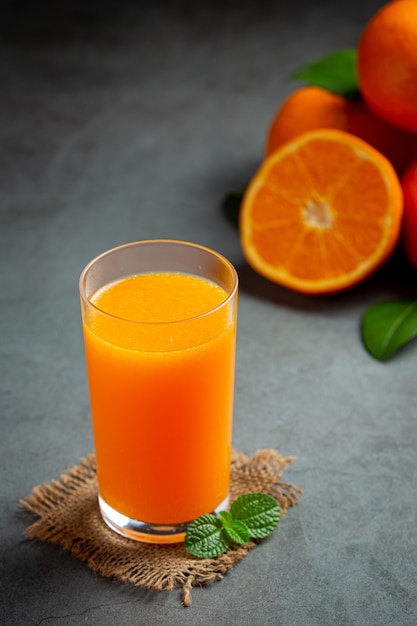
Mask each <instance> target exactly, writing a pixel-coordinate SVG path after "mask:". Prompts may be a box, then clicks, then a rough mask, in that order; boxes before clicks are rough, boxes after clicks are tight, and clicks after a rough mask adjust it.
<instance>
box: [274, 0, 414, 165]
mask: <svg viewBox="0 0 417 626" xmlns="http://www.w3.org/2000/svg"><path fill="white" fill-rule="evenodd" d="M416 2H417V0H416ZM321 128H334V129H338V130H344V131H346V132H348V133H351V134H352V135H356V136H357V137H359V138H360V139H363V140H364V141H366V142H368V143H369V144H371V146H373V147H374V148H376V149H377V150H379V151H380V152H381V153H382V154H383V155H384V156H386V157H387V159H388V160H389V161H391V163H392V165H393V166H394V168H395V170H396V171H397V172H398V173H402V172H403V171H404V169H405V168H406V167H407V166H408V165H409V163H410V162H411V161H412V160H413V159H414V157H416V158H417V137H416V136H415V135H414V134H412V133H408V132H406V131H404V130H401V129H399V128H397V127H395V126H392V125H391V124H389V123H388V122H385V121H384V120H383V119H381V118H380V117H378V116H376V115H374V113H372V111H370V109H369V108H368V107H367V105H366V104H365V103H364V102H363V101H355V102H351V101H348V100H347V99H346V98H344V97H343V96H340V95H337V94H335V93H331V92H329V91H326V90H325V89H321V88H320V87H314V86H307V87H302V88H301V89H297V90H296V91H294V92H293V93H291V94H290V95H289V96H288V97H287V98H286V99H285V100H284V102H283V103H282V105H281V107H280V108H279V109H278V111H277V112H276V114H275V116H274V118H273V120H272V122H271V124H270V126H269V129H268V135H267V140H266V147H265V152H266V156H269V155H270V154H272V153H273V152H275V150H277V149H278V148H279V147H280V146H282V145H283V144H284V143H286V142H288V141H291V140H292V139H295V138H296V137H298V136H299V135H300V134H301V133H303V132H307V131H309V130H319V129H321Z"/></svg>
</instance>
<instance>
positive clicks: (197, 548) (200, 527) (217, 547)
mask: <svg viewBox="0 0 417 626" xmlns="http://www.w3.org/2000/svg"><path fill="white" fill-rule="evenodd" d="M228 547H229V541H228V539H227V537H225V535H224V532H223V524H222V521H221V520H220V519H219V518H217V517H216V516H215V515H212V514H206V515H201V516H200V517H198V518H197V519H196V520H194V521H193V522H191V524H190V525H189V526H188V529H187V533H186V535H185V541H184V548H185V549H186V550H187V552H190V553H191V554H193V555H194V556H198V557H199V558H200V559H212V558H214V557H216V556H219V555H220V554H222V553H223V552H225V551H226V550H227V548H228Z"/></svg>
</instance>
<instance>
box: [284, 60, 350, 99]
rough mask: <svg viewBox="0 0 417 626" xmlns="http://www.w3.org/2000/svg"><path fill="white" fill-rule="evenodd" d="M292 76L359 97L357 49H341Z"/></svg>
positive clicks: (332, 90) (344, 94) (333, 90)
mask: <svg viewBox="0 0 417 626" xmlns="http://www.w3.org/2000/svg"><path fill="white" fill-rule="evenodd" d="M290 78H293V79H296V80H302V81H304V82H306V83H308V84H309V85H315V86H316V87H321V88H322V89H327V90H328V91H331V92H333V93H337V94H340V95H342V96H345V97H347V98H353V97H359V84H358V78H357V74H356V50H355V49H348V50H339V51H338V52H333V53H332V54H329V55H327V56H325V57H323V58H322V59H319V60H318V61H314V62H313V63H309V64H308V65H306V66H304V67H302V68H301V69H300V70H298V71H296V72H294V74H292V75H291V76H290Z"/></svg>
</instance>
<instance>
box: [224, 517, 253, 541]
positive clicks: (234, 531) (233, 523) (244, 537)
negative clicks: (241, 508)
mask: <svg viewBox="0 0 417 626" xmlns="http://www.w3.org/2000/svg"><path fill="white" fill-rule="evenodd" d="M219 518H220V520H221V522H222V525H223V531H224V534H225V535H226V537H227V538H228V540H229V541H232V542H233V543H237V544H244V543H247V542H248V541H249V530H248V527H247V526H246V524H245V523H244V522H241V521H239V520H235V519H233V515H232V514H231V512H230V511H221V512H220V513H219Z"/></svg>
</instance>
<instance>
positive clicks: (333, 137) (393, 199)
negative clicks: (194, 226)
mask: <svg viewBox="0 0 417 626" xmlns="http://www.w3.org/2000/svg"><path fill="white" fill-rule="evenodd" d="M402 207H403V201H402V191H401V186H400V182H399V180H398V177H397V175H396V173H395V171H394V169H393V167H392V165H391V164H390V163H389V161H388V160H387V159H386V158H385V157H384V156H383V155H382V154H381V153H380V152H378V151H377V150H375V149H374V148H372V147H371V146H370V145H369V144H367V143H366V142H364V141H362V140H361V139H359V138H358V137H355V136H354V135H351V134H348V133H346V132H343V131H339V130H319V131H312V132H307V133H304V134H302V135H300V136H299V137H298V138H296V139H295V140H293V141H291V142H289V143H287V144H286V145H285V146H283V147H282V148H280V149H279V150H277V151H276V152H275V153H273V154H272V155H271V156H269V157H268V158H267V159H266V160H265V161H264V163H263V164H262V165H261V167H260V169H259V170H258V172H257V173H256V174H255V176H254V178H253V179H252V181H251V183H250V184H249V186H248V188H247V190H246V193H245V195H244V198H243V202H242V206H241V211H240V218H239V219H240V224H239V228H240V237H241V244H242V249H243V252H244V254H245V257H246V259H247V260H248V262H249V263H250V265H251V266H252V267H253V268H254V269H255V270H256V271H257V272H259V273H260V274H262V275H263V276H265V277H266V278H268V279H270V280H272V281H274V282H277V283H279V284H282V285H285V286H286V287H289V288H291V289H294V290H296V291H301V292H305V293H311V294H321V293H331V292H336V291H341V290H343V289H347V288H348V287H351V286H352V285H354V284H356V283H358V282H360V281H362V280H364V279H365V278H367V277H368V276H369V275H370V274H372V273H373V272H374V271H375V270H376V269H377V268H379V267H380V266H381V265H382V264H383V263H384V262H385V261H386V260H387V259H388V257H389V256H390V255H391V253H392V252H393V250H394V247H395V245H396V244H397V241H398V238H399V233H400V226H401V217H402Z"/></svg>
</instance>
